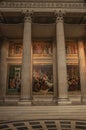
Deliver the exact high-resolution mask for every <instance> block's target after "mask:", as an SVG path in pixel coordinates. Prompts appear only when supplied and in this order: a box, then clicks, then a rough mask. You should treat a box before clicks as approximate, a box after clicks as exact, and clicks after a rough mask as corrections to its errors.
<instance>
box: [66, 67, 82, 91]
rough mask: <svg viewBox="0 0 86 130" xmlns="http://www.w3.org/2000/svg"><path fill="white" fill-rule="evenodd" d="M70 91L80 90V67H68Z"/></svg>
mask: <svg viewBox="0 0 86 130" xmlns="http://www.w3.org/2000/svg"><path fill="white" fill-rule="evenodd" d="M67 76H68V91H79V90H80V76H79V66H78V65H67Z"/></svg>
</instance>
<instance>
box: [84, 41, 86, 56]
mask: <svg viewBox="0 0 86 130" xmlns="http://www.w3.org/2000/svg"><path fill="white" fill-rule="evenodd" d="M84 51H85V57H86V42H84Z"/></svg>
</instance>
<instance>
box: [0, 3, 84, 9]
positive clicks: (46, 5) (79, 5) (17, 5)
mask: <svg viewBox="0 0 86 130" xmlns="http://www.w3.org/2000/svg"><path fill="white" fill-rule="evenodd" d="M0 8H66V9H70V8H71V9H86V3H84V2H77V3H76V2H59V1H55V2H54V1H50V2H47V1H42V2H40V1H35V2H33V1H26V2H25V1H24V2H19V1H16V2H13V1H12V2H4V1H1V2H0Z"/></svg>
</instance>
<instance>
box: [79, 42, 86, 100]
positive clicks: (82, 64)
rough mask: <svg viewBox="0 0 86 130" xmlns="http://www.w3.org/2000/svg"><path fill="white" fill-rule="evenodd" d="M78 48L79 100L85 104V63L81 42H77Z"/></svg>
mask: <svg viewBox="0 0 86 130" xmlns="http://www.w3.org/2000/svg"><path fill="white" fill-rule="evenodd" d="M78 48H79V70H80V83H81V98H82V102H84V103H86V63H85V52H84V44H83V41H81V40H80V41H79V42H78Z"/></svg>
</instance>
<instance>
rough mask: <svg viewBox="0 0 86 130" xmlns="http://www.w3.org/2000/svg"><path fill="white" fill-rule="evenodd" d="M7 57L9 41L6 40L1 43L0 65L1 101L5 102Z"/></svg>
mask: <svg viewBox="0 0 86 130" xmlns="http://www.w3.org/2000/svg"><path fill="white" fill-rule="evenodd" d="M7 56H8V40H7V39H4V40H3V41H2V43H1V63H0V100H1V101H5V97H6V87H7V59H6V58H7Z"/></svg>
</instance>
